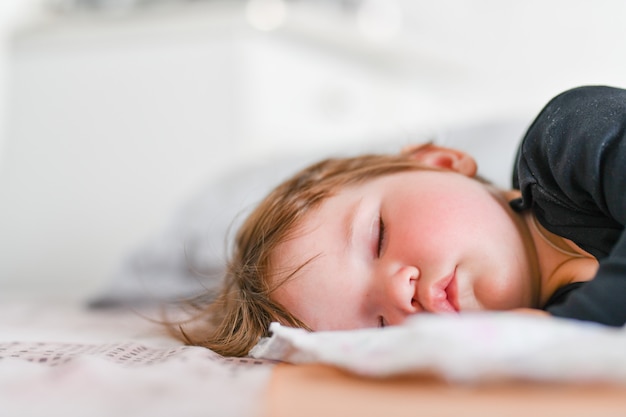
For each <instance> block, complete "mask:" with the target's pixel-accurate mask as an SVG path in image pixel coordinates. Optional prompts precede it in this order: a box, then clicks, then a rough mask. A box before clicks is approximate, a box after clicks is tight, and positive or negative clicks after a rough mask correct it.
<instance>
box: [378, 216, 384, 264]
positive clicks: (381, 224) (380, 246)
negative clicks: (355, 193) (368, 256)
mask: <svg viewBox="0 0 626 417" xmlns="http://www.w3.org/2000/svg"><path fill="white" fill-rule="evenodd" d="M384 242H385V222H383V217H382V216H379V217H378V245H377V247H376V255H377V256H378V257H380V253H381V252H382V249H383V243H384Z"/></svg>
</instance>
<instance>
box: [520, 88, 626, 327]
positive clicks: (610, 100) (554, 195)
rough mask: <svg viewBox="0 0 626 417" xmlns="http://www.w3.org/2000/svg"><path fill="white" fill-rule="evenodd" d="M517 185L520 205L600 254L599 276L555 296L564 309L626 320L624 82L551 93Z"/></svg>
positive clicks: (558, 311)
mask: <svg viewBox="0 0 626 417" xmlns="http://www.w3.org/2000/svg"><path fill="white" fill-rule="evenodd" d="M513 185H514V187H515V188H518V189H519V190H521V193H522V197H521V199H518V200H515V201H512V202H511V206H512V207H513V208H514V209H515V210H518V211H521V210H525V209H532V210H533V211H534V214H535V216H536V217H537V220H538V221H539V222H540V223H541V224H542V226H544V227H545V228H546V229H548V230H549V231H551V232H553V233H555V234H557V235H560V236H562V237H565V238H567V239H570V240H572V241H573V242H575V243H576V244H577V245H578V246H580V247H581V248H582V249H584V250H586V251H587V252H589V253H591V254H592V255H593V256H595V257H596V258H597V259H598V261H599V263H600V267H599V269H598V272H597V274H596V276H595V277H593V279H592V280H591V281H588V282H585V283H582V284H581V283H575V284H571V286H566V287H564V288H562V289H560V291H558V293H559V297H553V298H551V299H550V300H549V301H548V303H547V305H546V306H543V307H544V308H545V309H546V310H547V311H548V312H550V313H551V314H553V315H555V316H559V317H569V318H574V319H580V320H588V321H595V322H599V323H603V324H607V325H613V326H622V325H624V323H626V233H624V225H625V224H626V90H622V89H618V88H611V87H600V86H597V87H580V88H575V89H572V90H569V91H566V92H565V93H562V94H560V95H559V96H557V97H555V98H554V99H552V100H551V101H550V102H549V103H548V104H547V105H546V107H545V108H544V109H543V110H542V111H541V113H539V115H538V116H537V118H536V119H535V121H534V122H533V123H532V125H531V126H530V128H529V129H528V131H527V132H526V135H525V137H524V139H523V140H522V143H521V144H520V147H519V149H518V154H517V161H516V164H515V169H514V172H513Z"/></svg>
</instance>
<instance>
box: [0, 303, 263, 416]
mask: <svg viewBox="0 0 626 417" xmlns="http://www.w3.org/2000/svg"><path fill="white" fill-rule="evenodd" d="M144 316H151V317H156V316H155V311H146V310H143V311H141V312H138V311H131V310H107V311H93V310H88V309H86V308H84V307H83V305H82V303H81V302H77V301H70V302H68V301H65V300H56V301H55V300H27V301H24V300H22V301H6V300H3V301H2V302H1V303H0V404H1V405H2V406H1V408H2V413H1V414H2V415H7V416H20V417H21V416H47V417H50V416H64V417H72V416H76V417H79V416H80V417H83V416H90V417H99V416H102V417H105V416H106V417H110V416H113V415H117V416H140V417H141V416H146V417H147V416H150V417H155V416H156V417H159V416H163V417H165V416H167V417H171V416H172V415H184V416H203V417H205V416H209V415H210V416H243V417H254V416H257V415H262V413H263V397H264V394H265V391H266V388H267V383H268V379H269V377H270V375H271V370H272V369H273V365H274V363H273V362H271V361H264V360H252V359H245V358H244V359H234V358H223V357H221V356H219V355H217V354H216V353H214V352H212V351H210V350H208V349H204V348H200V347H191V346H183V345H182V344H181V343H179V342H177V341H174V340H173V339H172V338H170V337H168V336H167V335H165V334H164V332H163V331H162V329H161V328H160V326H159V325H157V324H155V323H152V322H150V321H149V320H146V318H145V317H144Z"/></svg>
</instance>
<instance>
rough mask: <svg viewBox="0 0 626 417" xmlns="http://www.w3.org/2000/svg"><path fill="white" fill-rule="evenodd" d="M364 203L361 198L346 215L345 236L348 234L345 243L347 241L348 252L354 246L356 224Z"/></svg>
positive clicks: (346, 248) (346, 249)
mask: <svg viewBox="0 0 626 417" xmlns="http://www.w3.org/2000/svg"><path fill="white" fill-rule="evenodd" d="M362 203H363V198H359V199H358V200H357V201H356V202H355V203H354V204H353V205H352V206H351V207H350V208H349V209H348V212H347V213H346V217H345V220H344V223H343V226H344V230H345V236H346V237H345V243H346V245H345V251H346V252H347V251H349V250H350V249H351V248H353V247H354V241H355V235H356V230H355V224H356V223H357V221H358V219H359V217H360V215H361V212H362Z"/></svg>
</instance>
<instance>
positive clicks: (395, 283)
mask: <svg viewBox="0 0 626 417" xmlns="http://www.w3.org/2000/svg"><path fill="white" fill-rule="evenodd" d="M418 280H419V270H418V269H417V268H416V267H414V266H403V267H401V268H399V269H397V270H396V271H395V272H394V273H393V274H392V275H391V276H390V277H387V279H386V280H385V281H386V288H385V294H386V303H387V308H388V310H389V311H388V313H387V315H388V321H389V322H391V321H392V320H393V321H398V320H401V321H404V318H405V317H406V316H407V315H410V314H414V313H417V312H419V311H421V310H422V309H421V307H420V305H419V302H417V299H418V298H417V281H418ZM392 317H393V318H392ZM392 324H393V323H392Z"/></svg>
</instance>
